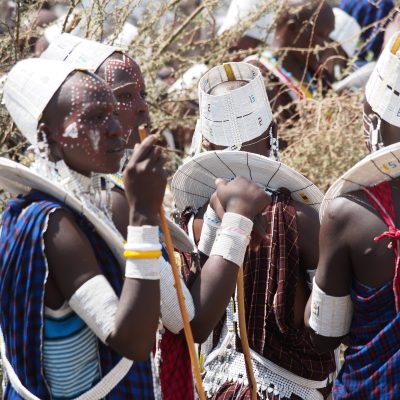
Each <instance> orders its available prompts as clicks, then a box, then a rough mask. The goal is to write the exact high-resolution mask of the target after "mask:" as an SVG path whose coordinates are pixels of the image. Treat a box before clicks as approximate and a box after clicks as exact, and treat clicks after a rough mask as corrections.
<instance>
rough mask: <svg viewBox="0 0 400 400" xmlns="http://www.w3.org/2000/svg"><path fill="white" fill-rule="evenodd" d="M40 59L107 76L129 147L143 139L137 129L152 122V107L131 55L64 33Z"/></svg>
mask: <svg viewBox="0 0 400 400" xmlns="http://www.w3.org/2000/svg"><path fill="white" fill-rule="evenodd" d="M41 58H44V59H51V60H59V61H66V62H70V63H76V64H77V65H81V66H83V67H84V68H87V69H88V70H90V71H92V72H94V73H96V74H97V75H98V76H100V78H102V79H104V81H105V82H106V83H107V84H108V85H109V86H110V87H111V89H112V90H113V92H114V95H115V97H116V99H117V108H118V114H119V120H120V123H121V126H122V130H123V138H124V140H125V141H126V148H127V149H132V148H133V146H134V144H135V143H139V142H140V139H139V133H138V128H139V126H140V125H142V124H147V123H148V122H149V110H148V106H147V103H146V87H145V83H144V79H143V75H142V72H141V71H140V67H139V65H138V64H137V63H136V62H135V61H134V60H133V59H132V58H131V57H129V56H128V55H126V54H125V53H123V52H122V51H121V50H120V49H118V48H116V47H113V46H107V45H104V44H101V43H98V42H95V41H91V40H86V39H82V38H79V37H77V36H74V35H71V34H68V33H63V34H61V35H59V36H58V37H57V38H56V39H54V40H53V41H52V42H51V44H50V46H49V47H48V48H47V49H46V51H45V52H44V53H43V54H42V55H41Z"/></svg>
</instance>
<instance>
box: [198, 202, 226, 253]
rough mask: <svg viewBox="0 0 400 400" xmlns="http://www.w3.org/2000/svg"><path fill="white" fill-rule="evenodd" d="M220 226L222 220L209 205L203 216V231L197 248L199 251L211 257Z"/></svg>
mask: <svg viewBox="0 0 400 400" xmlns="http://www.w3.org/2000/svg"><path fill="white" fill-rule="evenodd" d="M220 226H221V220H220V219H219V217H218V215H217V214H216V213H215V211H214V210H213V209H212V207H211V206H210V205H208V206H207V210H206V212H205V214H204V216H203V228H202V229H201V236H200V240H199V244H198V246H197V247H198V249H199V251H200V252H202V253H203V254H205V255H206V256H209V255H210V253H211V249H212V246H213V244H214V240H215V236H216V235H217V230H218V228H219V227H220Z"/></svg>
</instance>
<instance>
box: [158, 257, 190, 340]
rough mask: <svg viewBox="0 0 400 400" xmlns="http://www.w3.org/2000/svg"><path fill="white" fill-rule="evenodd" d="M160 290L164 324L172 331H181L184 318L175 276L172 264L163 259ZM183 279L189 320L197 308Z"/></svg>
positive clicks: (182, 283)
mask: <svg viewBox="0 0 400 400" xmlns="http://www.w3.org/2000/svg"><path fill="white" fill-rule="evenodd" d="M160 272H161V277H160V291H161V320H162V323H163V325H164V326H165V327H166V328H167V329H168V330H170V331H171V332H172V333H175V334H176V333H179V332H180V331H181V330H182V329H183V320H182V316H181V312H180V308H179V302H178V295H177V293H176V289H175V283H174V276H173V274H172V270H171V265H170V264H169V263H168V262H167V261H165V260H164V258H163V259H162V260H161V266H160ZM180 279H181V285H182V291H183V296H184V298H185V304H186V310H187V313H188V317H189V321H191V320H192V319H193V318H194V315H195V309H194V303H193V299H192V295H191V294H190V292H189V290H188V288H187V287H186V285H185V283H184V282H183V279H182V278H180Z"/></svg>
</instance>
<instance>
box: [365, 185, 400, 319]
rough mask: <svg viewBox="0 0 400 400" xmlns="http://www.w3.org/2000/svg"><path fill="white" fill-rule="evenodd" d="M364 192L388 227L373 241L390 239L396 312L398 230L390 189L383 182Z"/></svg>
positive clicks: (399, 296)
mask: <svg viewBox="0 0 400 400" xmlns="http://www.w3.org/2000/svg"><path fill="white" fill-rule="evenodd" d="M364 192H365V193H366V195H367V196H368V198H369V200H370V201H371V203H372V204H373V205H374V207H375V208H376V209H377V210H378V212H379V214H380V215H381V217H382V219H383V220H384V221H385V223H386V225H387V226H388V230H387V231H386V232H383V233H382V234H381V235H379V236H377V237H376V238H374V240H375V241H378V240H381V239H383V238H389V239H391V242H390V247H392V248H393V251H394V256H395V272H394V279H393V293H394V298H395V304H396V311H397V312H399V311H400V274H399V266H400V251H399V240H400V230H399V229H397V228H396V226H395V222H394V221H395V220H396V216H395V211H394V203H393V200H392V189H391V187H390V182H383V183H381V184H379V185H377V186H372V187H369V188H368V189H367V188H365V189H364Z"/></svg>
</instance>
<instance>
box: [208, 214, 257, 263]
mask: <svg viewBox="0 0 400 400" xmlns="http://www.w3.org/2000/svg"><path fill="white" fill-rule="evenodd" d="M252 229H253V221H251V220H250V219H248V218H246V217H244V216H242V215H240V214H235V213H231V212H227V213H225V214H224V217H223V218H222V223H221V227H220V228H219V229H218V231H217V236H216V238H215V241H214V244H213V247H212V250H211V253H210V256H221V257H223V258H224V259H225V260H227V261H231V262H233V263H234V264H236V265H237V266H239V267H240V266H241V265H242V264H243V260H244V256H245V253H246V249H247V245H248V244H249V242H250V234H251V231H252Z"/></svg>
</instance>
